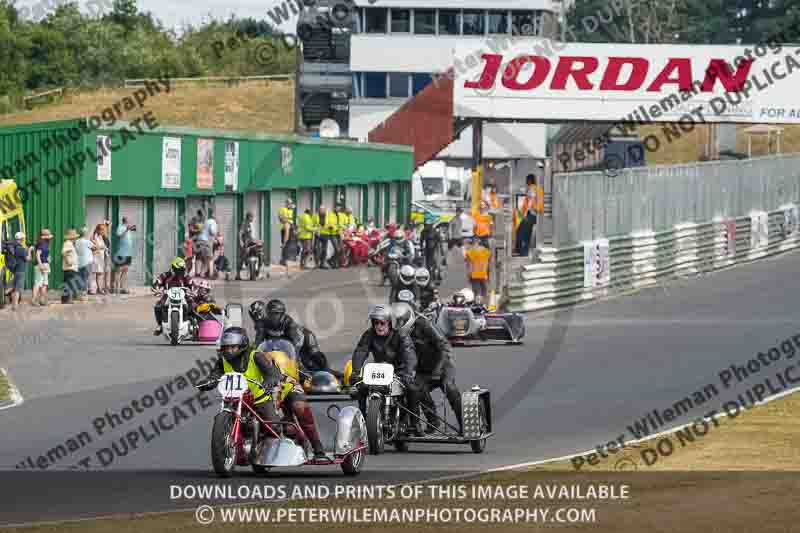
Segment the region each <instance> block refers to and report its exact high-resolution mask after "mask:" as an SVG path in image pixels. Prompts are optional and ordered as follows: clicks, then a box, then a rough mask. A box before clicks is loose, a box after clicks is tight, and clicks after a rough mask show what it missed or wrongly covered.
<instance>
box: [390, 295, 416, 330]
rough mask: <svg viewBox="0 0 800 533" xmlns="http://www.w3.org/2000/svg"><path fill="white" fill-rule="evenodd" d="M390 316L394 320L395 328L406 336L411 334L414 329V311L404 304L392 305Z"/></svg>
mask: <svg viewBox="0 0 800 533" xmlns="http://www.w3.org/2000/svg"><path fill="white" fill-rule="evenodd" d="M392 316H393V317H394V319H395V328H396V329H397V330H399V331H400V333H404V334H406V335H408V334H410V333H411V328H413V327H414V320H415V319H416V317H415V316H414V309H413V308H412V307H411V306H410V305H408V304H407V303H405V302H397V303H394V304H392Z"/></svg>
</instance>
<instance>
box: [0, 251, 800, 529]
mask: <svg viewBox="0 0 800 533" xmlns="http://www.w3.org/2000/svg"><path fill="white" fill-rule="evenodd" d="M797 260H798V255H797V254H794V253H793V254H787V255H784V256H780V257H777V258H775V259H770V260H766V261H763V262H760V263H756V264H751V265H744V266H738V267H736V268H733V269H730V270H726V271H722V272H718V273H715V274H712V275H709V276H705V277H700V278H693V279H689V280H681V281H674V282H671V283H669V284H666V285H664V286H663V287H656V288H650V289H645V290H642V291H640V292H637V293H635V294H630V295H625V296H620V297H616V298H613V299H610V300H607V301H603V302H598V303H594V304H591V305H587V306H584V307H580V308H574V309H564V310H560V311H555V312H548V313H544V314H541V315H538V316H535V317H533V316H531V317H528V320H527V328H528V332H527V337H526V343H525V345H523V346H517V347H492V348H463V349H457V351H456V353H457V363H456V364H457V369H458V374H457V375H458V378H457V379H458V382H459V383H460V384H461V385H462V388H464V389H465V388H468V387H469V386H471V385H472V384H481V385H483V386H486V387H488V388H489V389H491V391H492V398H493V408H494V419H495V420H494V422H495V429H496V431H497V436H496V437H495V438H494V439H492V440H491V441H490V442H489V444H488V446H487V451H486V452H485V453H484V454H482V455H476V454H473V453H472V452H471V451H470V449H469V447H468V446H455V447H453V446H447V447H445V446H434V445H430V446H422V445H412V446H411V450H410V452H409V453H408V454H404V455H400V454H397V453H394V452H389V453H387V454H386V455H383V456H378V457H368V460H367V464H366V466H365V471H364V474H362V476H361V477H359V478H358V479H357V482H380V483H387V482H392V481H404V480H410V479H429V478H434V477H439V476H443V475H452V474H458V473H464V472H467V471H474V470H479V469H487V468H492V467H501V466H505V465H512V464H518V463H526V462H531V461H537V460H543V459H548V458H553V457H559V456H564V455H568V454H572V453H576V452H580V451H583V450H587V449H591V448H594V447H595V446H597V445H599V444H602V443H606V442H608V441H610V440H613V439H617V438H618V437H619V436H620V435H623V434H624V435H625V440H626V441H629V440H631V439H632V438H633V437H632V436H631V431H630V430H629V429H628V426H630V425H632V424H633V423H634V422H635V421H639V420H641V419H642V418H643V417H645V416H646V415H647V414H648V413H650V412H651V411H652V410H654V409H657V410H659V411H660V412H663V411H665V410H668V409H670V408H672V407H673V406H674V405H675V404H676V403H678V402H681V401H682V400H683V399H684V398H685V397H687V396H690V397H691V396H692V395H693V393H695V392H696V391H702V390H706V391H708V390H711V389H709V387H708V386H709V385H716V389H717V392H718V394H715V395H713V397H711V396H710V395H707V401H706V402H705V403H703V404H702V405H700V406H699V407H696V408H695V409H693V410H691V411H689V412H688V413H685V414H683V415H682V416H679V417H677V418H675V419H673V420H671V421H669V422H666V421H665V422H664V424H663V425H662V424H658V425H659V427H658V428H657V430H658V431H663V430H665V429H668V428H669V427H675V426H677V425H679V424H680V423H682V422H687V421H689V420H691V419H692V418H695V417H697V416H700V415H703V414H705V413H708V412H709V411H711V410H712V409H719V408H720V406H721V405H722V404H723V402H726V401H728V400H734V399H736V397H737V395H740V394H741V395H742V398H743V399H744V400H745V401H747V395H746V391H748V390H750V389H753V387H754V386H756V385H758V384H764V383H765V380H766V378H771V382H770V383H771V385H772V386H773V391H774V392H780V390H778V389H779V388H780V382H779V380H778V378H776V374H777V373H781V372H783V370H784V369H785V368H786V367H787V366H790V365H792V363H793V362H794V359H793V358H790V357H789V356H788V355H783V356H781V357H780V358H779V360H777V361H771V360H769V359H765V360H766V361H768V362H769V364H768V365H765V364H763V363H762V366H761V368H760V369H759V370H758V371H755V372H752V371H751V374H750V376H749V377H747V378H743V380H742V381H741V382H738V381H737V380H736V379H735V378H734V379H733V381H732V382H731V383H730V384H729V385H730V387H729V388H725V387H723V385H722V383H721V379H720V376H719V374H720V372H722V371H724V370H726V369H729V367H730V365H732V364H736V365H743V366H746V365H747V362H748V360H750V359H754V358H756V359H757V357H758V354H759V352H762V353H763V354H766V353H767V352H768V350H769V349H770V348H772V347H775V346H778V345H779V344H780V342H781V341H782V340H784V339H786V338H789V337H791V336H793V335H795V334H798V333H800V331H798V328H797V324H800V312H798V309H797V306H795V305H794V303H793V302H794V297H795V294H796V293H800V280H798V277H797V275H796V262H797ZM372 275H373V276H374V275H375V273H374V272H373V274H372ZM462 276H463V271H461V270H460V269H458V268H453V269H451V279H450V280H449V282H448V285H449V287H450V288H453V287H459V286H460V285H461V283H460V282H459V280H458V279H455V278H461V279H463V278H462ZM267 291H269V293H270V294H273V295H280V296H282V297H284V298H286V300H287V302H288V305H289V307H290V309H295V310H296V312H297V314H299V315H300V318H301V320H305V321H306V322H308V321H315V322H316V324H315V325H316V327H317V329H318V330H320V329H322V330H327V331H330V335H329V336H327V338H325V339H324V340H323V341H322V345H323V348H324V349H325V350H326V351H327V352H328V355H329V357H330V358H331V359H332V361H333V362H334V363H335V366H341V365H342V364H343V363H344V361H345V360H346V359H347V358H348V355H349V350H350V349H352V346H353V345H354V344H355V342H356V340H357V338H358V335H359V334H360V333H361V332H362V331H363V330H364V328H365V327H366V310H367V308H368V306H369V302H370V301H377V300H378V298H383V294H384V293H385V290H384V289H380V288H378V287H376V286H374V284H370V283H366V282H361V281H360V280H355V281H354V275H353V272H352V271H334V272H324V273H319V272H313V273H310V274H305V275H302V276H300V277H295V278H293V279H290V280H288V281H287V280H282V279H281V278H277V279H274V280H272V281H271V282H268V283H261V284H254V285H247V283H246V282H245V283H243V284H242V285H241V286H239V287H238V288H231V289H226V290H225V291H224V294H223V295H219V294H218V299H219V300H222V301H233V300H236V301H243V302H244V303H245V304H249V303H250V302H251V301H252V300H253V299H255V298H256V297H264V296H265V295H266V294H267ZM447 293H448V291H447V290H444V291H443V294H447ZM336 302H338V303H336ZM151 304H152V302H151V300H150V299H148V298H138V299H131V300H130V301H129V302H127V303H126V304H125V306H124V307H121V306H117V307H114V308H109V307H105V306H97V308H92V307H87V308H86V309H88V311H86V312H85V313H83V314H81V316H80V320H74V321H71V322H67V321H62V322H58V321H53V320H48V319H46V318H44V315H41V316H39V317H38V319H37V318H33V319H31V320H27V321H25V322H17V323H15V326H14V327H13V328H3V332H2V333H1V334H0V335H2V337H3V338H0V341H2V342H3V343H4V345H8V346H12V349H11V350H9V353H7V354H4V356H3V359H2V360H0V366H3V367H6V368H8V369H9V372H10V374H11V377H12V378H13V379H14V381H15V382H16V384H17V386H18V387H19V389H20V391H21V393H22V395H23V396H24V398H25V402H24V403H23V404H22V405H20V406H18V407H15V408H12V409H8V410H5V411H3V412H0V424H1V425H2V435H3V437H2V439H0V468H3V469H5V471H4V472H3V473H2V479H3V481H4V482H3V483H0V499H1V500H0V501H3V502H6V503H8V502H11V503H12V504H11V505H3V506H0V524H7V523H20V522H30V521H38V520H54V519H60V518H74V517H85V516H100V515H108V514H112V513H121V512H144V511H159V510H167V509H173V508H180V507H187V508H189V507H194V506H196V505H197V502H180V501H173V500H171V499H170V494H169V486H170V485H175V484H188V483H209V482H211V481H213V480H214V479H215V478H214V477H213V475H212V474H210V472H209V470H210V465H209V454H208V447H209V444H208V438H209V431H210V425H211V418H212V417H213V414H214V413H215V412H216V410H217V403H216V397H215V396H213V395H212V396H211V398H212V404H211V405H210V406H206V407H205V408H203V407H202V406H200V403H199V400H197V401H195V402H193V403H192V405H194V408H195V410H196V414H194V415H193V414H192V413H191V409H190V407H189V405H188V403H187V404H182V403H181V402H183V401H184V400H186V399H187V398H189V397H190V396H191V395H194V394H196V392H195V391H193V390H192V389H191V388H185V389H181V390H178V386H177V385H175V387H174V388H173V391H172V392H173V394H171V395H170V398H169V399H168V401H167V402H166V403H165V404H164V405H163V406H161V405H155V406H152V407H150V408H148V409H143V412H141V413H137V414H136V415H134V417H133V418H132V419H131V420H130V421H129V422H124V423H123V424H121V425H120V426H117V427H116V428H114V429H111V428H110V427H108V426H105V427H104V428H103V435H98V431H97V428H96V426H95V423H96V424H97V425H99V424H100V423H99V422H96V421H95V419H97V418H101V419H103V418H104V417H105V415H106V412H107V411H108V412H120V411H121V409H122V408H123V407H125V406H130V405H131V402H132V401H133V400H138V399H140V398H142V397H143V396H144V395H148V394H153V393H154V391H155V390H156V389H158V388H159V387H160V386H161V385H164V384H165V383H167V382H170V381H173V380H174V378H175V376H178V375H179V374H184V375H185V374H186V373H187V371H189V370H190V369H191V368H192V367H194V366H195V365H196V363H195V361H196V360H197V359H198V358H200V359H209V358H210V357H211V356H212V355H213V349H212V348H211V347H191V346H181V347H178V348H171V347H169V346H167V345H165V343H164V341H163V339H160V338H154V337H152V336H151V335H150V330H151V329H152V327H153V324H152V312H151ZM310 307H311V308H312V309H311V310H309V308H310ZM337 313H341V315H342V316H337ZM7 316H9V315H8V314H7V313H6V314H4V315H2V317H3V320H4V321H5V320H6V317H7ZM20 339H22V341H21V340H20ZM798 340H800V337H799V338H798ZM23 341H24V342H23ZM798 346H799V347H797V348H796V349H797V352H798V353H800V344H798ZM782 376H783V377H784V378H786V377H788V378H789V379H794V378H796V379H799V380H800V371H794V373H791V372H790V373H787V374H782ZM786 385H787V387H788V386H791V385H792V383H790V382H788V381H787V383H786ZM176 405H181V406H182V409H183V410H184V411H185V413H186V414H187V415H188V416H187V417H186V418H185V419H182V420H179V421H178V425H176V426H175V427H174V428H173V429H171V430H169V431H165V432H163V433H162V434H160V435H157V436H155V437H154V438H153V439H152V440H151V441H150V442H147V443H144V442H141V441H140V442H139V444H138V446H137V448H136V449H135V450H127V453H126V454H125V455H124V456H122V457H120V455H122V454H120V453H116V454H115V455H114V457H113V459H109V463H108V465H107V467H103V465H101V464H100V462H99V460H98V456H97V450H98V449H100V448H109V449H113V448H111V446H112V443H113V442H114V441H118V439H119V438H120V437H124V436H125V434H126V432H128V431H135V430H137V428H138V426H140V425H142V424H145V425H146V424H147V423H149V421H150V420H151V419H154V418H155V417H158V416H159V415H160V414H161V413H164V412H167V413H171V410H172V408H173V407H174V406H176ZM169 416H174V415H173V414H170V415H169ZM318 418H319V417H318ZM164 420H166V419H164ZM170 420H173V422H174V419H170ZM83 431H85V432H86V433H87V434H89V436H90V437H91V439H92V441H91V443H88V444H87V445H83V444H81V445H80V447H79V449H76V450H75V451H72V452H68V453H66V454H63V456H61V457H54V459H55V461H51V460H49V459H47V458H46V456H47V454H48V451H49V450H51V449H53V448H54V447H56V446H58V445H60V444H61V445H64V446H65V448H66V447H68V444H67V441H68V440H69V439H71V438H72V439H75V440H74V441H73V442H77V440H78V437H77V435H78V434H80V432H83ZM117 446H118V448H119V447H121V445H120V444H119V442H117ZM51 455H52V454H51ZM40 456H45V463H46V464H45V466H46V468H44V469H41V468H38V467H36V466H35V463H36V462H37V460H38V458H39V457H40ZM28 457H31V460H32V462H33V463H34V466H33V467H31V466H30V464H28V463H27V458H28ZM87 457H88V458H90V461H89V462H88V463H84V465H85V466H89V468H90V469H92V470H98V471H100V472H97V473H86V472H77V471H69V470H68V469H69V467H70V466H74V465H78V464H79V461H81V460H83V459H84V458H87ZM17 467H20V468H17ZM42 470H43V471H42ZM55 471H58V472H55ZM242 472H243V474H242V477H241V478H238V479H235V480H234V481H233V482H232V483H234V484H236V483H253V482H257V483H262V482H263V481H264V480H263V479H262V480H257V478H255V477H253V476H252V475H251V474H250V472H249V471H242ZM275 479H281V482H285V483H313V484H317V483H320V482H324V483H341V482H348V480H346V479H345V478H343V477H341V476H340V471H339V469H338V468H337V467H321V468H317V469H315V470H312V469H310V468H306V469H303V470H302V471H300V472H299V473H297V472H289V473H285V474H284V475H283V476H277V475H270V476H269V480H268V482H267V483H275V482H276V481H275ZM42 486H46V487H47V488H48V490H47V491H46V493H45V492H44V491H42V490H41V487H42Z"/></svg>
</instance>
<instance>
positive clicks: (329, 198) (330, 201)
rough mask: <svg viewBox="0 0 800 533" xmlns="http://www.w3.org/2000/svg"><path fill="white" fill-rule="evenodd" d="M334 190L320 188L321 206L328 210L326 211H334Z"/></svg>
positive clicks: (331, 188)
mask: <svg viewBox="0 0 800 533" xmlns="http://www.w3.org/2000/svg"><path fill="white" fill-rule="evenodd" d="M335 197H336V189H335V188H334V187H323V188H322V205H324V206H325V207H327V208H328V211H330V210H332V209H336V201H335Z"/></svg>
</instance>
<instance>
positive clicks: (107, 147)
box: [97, 135, 111, 181]
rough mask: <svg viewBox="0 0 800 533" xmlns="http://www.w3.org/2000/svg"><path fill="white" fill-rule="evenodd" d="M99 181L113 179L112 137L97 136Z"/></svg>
mask: <svg viewBox="0 0 800 533" xmlns="http://www.w3.org/2000/svg"><path fill="white" fill-rule="evenodd" d="M97 181H111V137H109V136H108V135H98V136H97Z"/></svg>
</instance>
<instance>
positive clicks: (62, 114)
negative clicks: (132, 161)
mask: <svg viewBox="0 0 800 533" xmlns="http://www.w3.org/2000/svg"><path fill="white" fill-rule="evenodd" d="M135 90H136V89H134V88H128V89H113V90H110V89H107V90H100V91H93V92H85V93H76V94H71V95H70V94H68V95H67V96H66V97H65V99H64V101H63V102H60V103H56V104H50V105H45V106H42V107H40V108H37V109H34V110H32V111H23V112H19V113H13V114H8V115H0V126H9V125H16V124H30V123H35V122H43V121H49V120H63V119H70V118H76V117H82V116H90V115H99V114H100V113H101V112H102V111H103V109H106V108H107V107H109V106H112V105H114V104H115V103H118V102H120V101H121V100H122V99H123V98H124V97H126V96H131V95H132V94H133V92H134V91H135ZM294 90H295V89H294V82H293V81H272V80H269V81H262V82H258V83H253V82H250V83H247V84H242V85H240V86H237V87H231V88H226V87H221V88H214V87H198V86H193V85H185V86H172V87H171V90H170V92H169V93H165V92H163V89H162V92H161V93H159V94H155V95H153V96H151V97H149V98H148V99H147V100H146V101H145V102H144V108H143V109H140V108H138V107H136V108H134V109H133V110H131V111H129V112H127V113H125V115H124V116H123V120H128V121H131V120H135V119H136V118H138V117H140V116H142V114H143V113H145V112H146V111H151V112H152V113H153V116H155V117H156V119H157V121H158V123H159V124H160V125H169V126H189V127H197V128H217V129H235V130H247V131H260V132H269V133H291V132H292V131H294V120H295V116H294V105H293V102H294Z"/></svg>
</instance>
